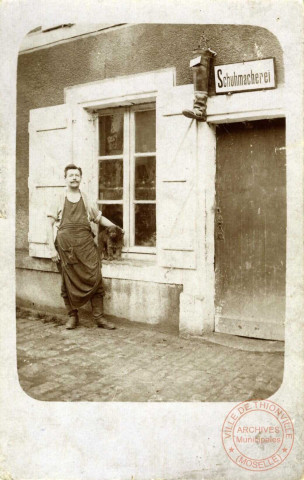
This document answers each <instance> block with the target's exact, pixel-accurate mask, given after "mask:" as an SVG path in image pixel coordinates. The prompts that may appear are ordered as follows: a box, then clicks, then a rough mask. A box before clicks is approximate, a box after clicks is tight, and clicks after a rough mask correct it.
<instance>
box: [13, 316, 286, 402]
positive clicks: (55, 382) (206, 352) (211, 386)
mask: <svg viewBox="0 0 304 480" xmlns="http://www.w3.org/2000/svg"><path fill="white" fill-rule="evenodd" d="M116 323H117V329H116V330H114V331H107V330H102V329H98V328H96V326H95V325H93V323H92V322H89V321H88V320H87V319H86V318H84V319H83V324H81V326H80V327H79V328H77V329H75V330H72V331H69V330H66V329H65V327H64V326H58V324H55V323H54V322H46V323H44V322H43V319H37V318H36V317H34V316H33V315H31V316H28V317H26V316H23V318H21V319H20V321H19V320H17V351H18V373H19V378H20V384H21V386H22V388H24V390H25V391H26V393H28V394H29V395H30V396H34V398H38V399H39V400H45V401H101V402H102V401H134V402H138V401H143V402H145V401H150V402H170V401H171V402H176V401H181V402H185V401H189V402H201V401H242V400H247V399H249V398H266V397H268V396H270V395H271V394H272V393H274V392H275V391H276V390H277V389H278V388H279V386H280V384H281V381H282V376H283V362H284V356H283V353H281V352H279V353H278V352H274V353H263V352H258V353H256V352H254V351H249V352H248V351H242V350H237V349H236V348H229V347H227V346H222V345H219V344H216V343H208V342H207V341H206V340H201V341H200V340H199V339H191V338H181V337H179V336H178V335H177V334H176V333H175V334H173V333H163V332H160V331H158V330H157V329H156V327H155V326H153V327H151V326H148V325H141V324H136V323H135V322H124V323H123V322H121V321H117V322H116ZM263 395H264V397H263Z"/></svg>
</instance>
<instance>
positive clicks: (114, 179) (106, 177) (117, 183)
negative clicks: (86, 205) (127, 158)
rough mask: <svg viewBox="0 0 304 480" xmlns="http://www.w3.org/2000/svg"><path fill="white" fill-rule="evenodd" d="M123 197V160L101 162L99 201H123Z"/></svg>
mask: <svg viewBox="0 0 304 480" xmlns="http://www.w3.org/2000/svg"><path fill="white" fill-rule="evenodd" d="M122 197H123V166H122V160H101V161H100V162H99V200H121V199H122Z"/></svg>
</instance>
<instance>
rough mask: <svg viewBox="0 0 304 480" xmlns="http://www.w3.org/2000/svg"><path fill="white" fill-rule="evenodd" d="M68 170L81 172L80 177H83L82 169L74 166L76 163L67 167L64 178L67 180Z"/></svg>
mask: <svg viewBox="0 0 304 480" xmlns="http://www.w3.org/2000/svg"><path fill="white" fill-rule="evenodd" d="M68 170H79V173H80V176H81V177H82V170H81V168H80V167H77V166H76V165H74V163H69V165H67V166H66V167H65V169H64V178H66V176H67V172H68Z"/></svg>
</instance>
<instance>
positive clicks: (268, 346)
mask: <svg viewBox="0 0 304 480" xmlns="http://www.w3.org/2000/svg"><path fill="white" fill-rule="evenodd" d="M182 337H183V338H186V339H189V338H193V339H194V338H195V339H197V340H204V341H206V342H209V343H215V344H217V345H222V346H223V347H228V348H235V349H236V350H242V351H244V352H256V353H259V352H260V353H284V351H285V342H281V341H279V340H263V339H260V338H248V337H239V336H237V335H229V334H228V333H217V332H211V333H207V334H203V335H201V336H200V335H187V334H183V335H182Z"/></svg>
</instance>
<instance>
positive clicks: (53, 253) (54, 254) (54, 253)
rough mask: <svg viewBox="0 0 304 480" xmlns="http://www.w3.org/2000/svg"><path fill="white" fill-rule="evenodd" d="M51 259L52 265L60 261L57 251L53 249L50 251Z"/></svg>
mask: <svg viewBox="0 0 304 480" xmlns="http://www.w3.org/2000/svg"><path fill="white" fill-rule="evenodd" d="M51 259H52V262H54V263H58V262H59V261H60V258H59V255H58V252H57V250H55V249H54V250H52V251H51Z"/></svg>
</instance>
